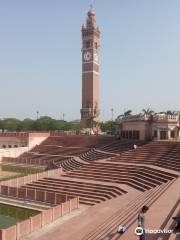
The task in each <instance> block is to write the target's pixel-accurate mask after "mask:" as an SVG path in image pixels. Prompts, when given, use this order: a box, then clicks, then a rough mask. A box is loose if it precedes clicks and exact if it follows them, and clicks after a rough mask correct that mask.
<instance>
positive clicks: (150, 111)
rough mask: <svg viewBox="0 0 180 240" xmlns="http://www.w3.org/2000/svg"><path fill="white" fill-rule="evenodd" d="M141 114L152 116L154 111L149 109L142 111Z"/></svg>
mask: <svg viewBox="0 0 180 240" xmlns="http://www.w3.org/2000/svg"><path fill="white" fill-rule="evenodd" d="M142 112H143V113H144V114H146V115H153V114H154V111H153V110H152V109H150V108H147V109H142Z"/></svg>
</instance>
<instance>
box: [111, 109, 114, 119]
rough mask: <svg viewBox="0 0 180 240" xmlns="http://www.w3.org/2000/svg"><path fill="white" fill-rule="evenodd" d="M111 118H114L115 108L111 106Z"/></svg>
mask: <svg viewBox="0 0 180 240" xmlns="http://www.w3.org/2000/svg"><path fill="white" fill-rule="evenodd" d="M111 120H112V121H113V120H114V108H111Z"/></svg>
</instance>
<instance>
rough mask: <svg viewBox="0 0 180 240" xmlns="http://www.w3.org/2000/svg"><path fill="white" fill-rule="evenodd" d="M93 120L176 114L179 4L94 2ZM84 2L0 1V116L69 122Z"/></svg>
mask: <svg viewBox="0 0 180 240" xmlns="http://www.w3.org/2000/svg"><path fill="white" fill-rule="evenodd" d="M94 9H95V11H96V20H97V23H98V25H99V26H100V28H101V32H102V34H101V56H100V63H101V92H100V106H101V118H102V119H103V120H105V119H106V120H107V119H109V118H111V111H110V109H111V108H112V107H113V108H114V114H115V116H116V115H118V114H119V113H122V112H123V111H124V110H128V109H132V110H133V112H134V113H137V112H139V111H141V109H142V108H148V107H151V108H152V109H153V110H155V111H163V110H168V109H172V110H180V107H179V101H180V95H179V89H180V28H179V23H180V14H179V12H180V1H179V0H171V1H170V0H111V1H109V0H95V3H94ZM87 10H88V0H75V1H73V0H66V1H64V0H0V91H1V93H0V117H17V118H25V117H31V118H35V117H36V111H37V110H38V111H39V112H40V115H49V116H52V117H55V118H58V119H60V118H62V115H63V113H64V114H65V119H67V120H72V119H77V118H80V111H79V109H80V108H81V26H82V24H83V23H84V22H85V20H86V13H87Z"/></svg>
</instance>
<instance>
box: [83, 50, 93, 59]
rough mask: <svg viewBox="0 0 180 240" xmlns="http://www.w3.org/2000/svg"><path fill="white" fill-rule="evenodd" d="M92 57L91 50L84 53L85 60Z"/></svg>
mask: <svg viewBox="0 0 180 240" xmlns="http://www.w3.org/2000/svg"><path fill="white" fill-rule="evenodd" d="M91 58H92V54H91V52H85V53H84V60H85V61H90V60H91Z"/></svg>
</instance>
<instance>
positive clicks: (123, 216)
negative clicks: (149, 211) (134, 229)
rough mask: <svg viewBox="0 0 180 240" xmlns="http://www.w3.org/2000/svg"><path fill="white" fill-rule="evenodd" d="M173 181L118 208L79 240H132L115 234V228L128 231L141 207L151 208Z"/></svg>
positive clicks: (126, 236) (123, 235)
mask: <svg viewBox="0 0 180 240" xmlns="http://www.w3.org/2000/svg"><path fill="white" fill-rule="evenodd" d="M173 182H174V180H172V181H168V182H166V183H163V184H161V185H160V186H156V187H155V188H153V189H151V190H149V191H146V192H144V193H142V194H140V195H139V196H138V197H136V198H135V199H134V200H132V201H131V202H129V203H128V204H127V205H125V206H124V207H123V208H120V209H119V210H118V211H117V212H116V213H114V214H113V215H111V216H110V217H109V218H107V219H106V220H105V221H104V222H102V223H101V224H99V225H98V226H97V227H95V228H94V230H92V231H90V232H89V233H87V234H86V235H85V236H83V238H81V240H118V239H121V237H122V238H123V240H128V239H132V238H129V237H128V235H127V234H126V233H125V234H120V233H118V232H117V226H118V225H122V226H125V227H126V229H129V228H130V227H131V226H132V224H133V223H135V222H136V221H137V215H138V213H139V211H140V209H141V208H142V206H143V205H147V206H149V207H151V206H152V205H153V203H154V202H156V201H157V200H158V198H159V197H161V195H162V194H163V193H164V192H165V191H167V190H168V188H169V187H170V186H171V185H172V184H173ZM135 239H137V238H135Z"/></svg>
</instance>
